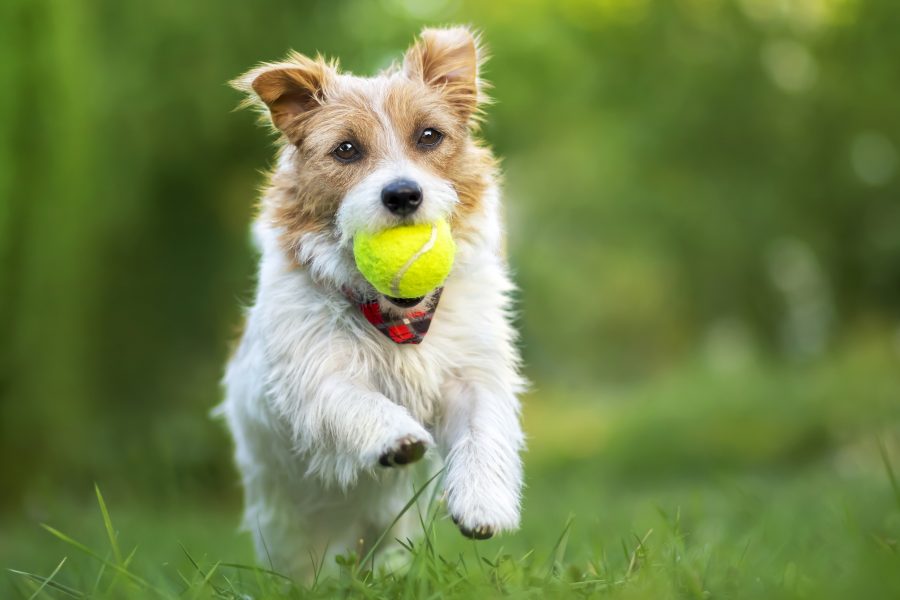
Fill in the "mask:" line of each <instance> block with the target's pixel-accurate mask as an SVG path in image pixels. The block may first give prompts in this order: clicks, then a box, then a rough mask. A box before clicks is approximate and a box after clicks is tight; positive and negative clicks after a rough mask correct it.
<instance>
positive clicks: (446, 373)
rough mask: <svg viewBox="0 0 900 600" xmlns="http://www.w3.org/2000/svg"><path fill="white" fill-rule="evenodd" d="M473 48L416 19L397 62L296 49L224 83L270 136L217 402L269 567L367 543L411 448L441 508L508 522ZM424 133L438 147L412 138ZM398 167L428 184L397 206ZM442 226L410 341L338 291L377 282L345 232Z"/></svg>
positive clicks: (492, 261) (400, 490)
mask: <svg viewBox="0 0 900 600" xmlns="http://www.w3.org/2000/svg"><path fill="white" fill-rule="evenodd" d="M482 58H483V53H482V50H481V48H480V47H479V44H478V40H477V37H475V36H473V35H472V33H471V32H470V31H469V30H468V29H466V28H461V27H457V28H450V29H426V30H424V31H423V32H422V34H421V35H420V37H419V38H418V39H417V41H416V42H415V44H414V45H413V46H412V47H411V48H410V49H409V51H408V52H407V53H406V56H405V57H404V60H403V61H402V64H400V65H396V66H394V67H392V68H391V69H388V70H387V71H385V72H383V73H380V74H379V75H377V76H375V77H371V78H362V77H356V76H353V75H350V74H347V73H341V72H340V71H339V70H338V67H337V65H336V64H335V63H329V62H326V61H325V60H323V59H322V58H321V57H317V58H316V59H310V58H307V57H304V56H301V55H299V54H291V55H290V56H289V57H288V58H287V60H285V61H284V62H281V63H274V64H264V65H261V66H260V67H258V68H256V69H254V70H252V71H250V72H249V73H247V74H246V75H245V76H243V77H241V78H239V79H238V80H236V82H235V86H236V87H238V88H239V89H240V90H242V91H244V92H246V93H247V94H248V99H249V100H248V103H249V104H254V105H256V106H258V107H259V108H261V109H263V112H264V114H265V115H266V116H267V117H268V118H271V122H272V124H273V125H274V127H275V128H276V129H277V131H278V132H279V134H280V137H281V140H282V141H283V144H282V146H281V149H280V151H279V154H278V159H277V166H276V167H275V169H274V171H273V172H272V173H271V175H270V177H269V181H268V184H267V185H266V187H265V190H264V192H263V195H262V201H261V210H260V213H259V217H258V218H257V220H256V223H255V225H254V234H255V239H256V241H257V244H258V246H259V249H260V252H261V254H262V258H261V264H260V269H259V288H258V291H257V295H256V299H255V302H254V304H253V306H252V307H251V308H250V310H249V311H248V314H247V324H246V329H245V332H244V334H243V337H242V339H241V341H240V344H239V346H238V348H237V350H236V352H235V354H234V356H233V358H232V359H231V362H230V363H229V365H228V368H227V373H226V376H225V387H226V398H225V401H224V403H223V404H222V405H221V407H220V411H221V413H222V414H223V415H224V416H225V417H226V419H227V423H228V426H229V428H230V429H231V431H232V433H233V435H234V439H235V443H236V457H237V464H238V467H239V469H240V471H241V474H242V478H243V484H244V488H245V491H246V514H245V525H246V527H247V528H248V529H250V530H251V531H252V532H254V534H255V537H256V542H257V548H258V551H259V554H260V556H261V557H263V558H264V559H265V560H266V561H268V560H270V559H271V560H272V561H273V562H274V563H275V566H276V567H277V568H279V569H283V570H286V571H289V572H293V573H302V572H304V571H307V570H308V567H309V563H310V558H309V557H310V555H313V556H319V557H321V556H323V555H325V556H328V555H333V554H334V553H338V552H345V551H347V550H359V549H360V545H362V546H363V547H365V546H366V545H368V544H371V543H372V542H373V541H374V539H375V538H376V537H377V536H378V535H379V534H380V533H381V532H382V531H383V530H384V529H385V528H386V527H387V526H389V525H390V523H391V521H392V520H393V519H394V517H396V515H397V514H398V513H399V512H400V510H401V508H402V507H403V505H404V504H405V503H406V501H408V500H409V498H410V495H411V484H410V474H409V468H408V467H403V466H402V465H403V464H404V463H406V462H411V461H414V460H415V459H417V458H419V457H420V456H421V453H420V452H419V451H420V450H421V449H424V448H432V447H434V448H435V451H431V452H429V453H428V456H429V457H432V458H435V457H434V455H435V454H440V456H441V457H443V460H444V461H445V466H446V473H445V477H444V492H445V499H446V505H447V510H448V512H449V513H450V516H451V517H452V518H453V519H454V521H455V522H456V523H457V524H458V525H459V527H460V529H461V531H462V532H463V533H464V534H466V535H468V536H470V537H475V538H484V537H489V536H490V535H492V534H493V533H495V532H500V531H505V530H513V529H515V528H516V527H517V526H518V524H519V501H520V491H521V487H522V467H521V462H520V458H519V453H520V451H521V449H522V447H523V435H522V432H521V429H520V426H519V403H518V400H517V394H518V393H519V392H520V391H521V390H522V388H523V385H524V384H523V380H522V379H521V377H520V375H519V371H518V368H519V357H518V354H517V351H516V349H515V346H514V339H515V332H514V330H513V328H512V327H511V325H510V318H509V306H510V299H509V294H510V292H511V290H512V289H513V286H512V283H511V282H510V278H509V275H508V269H507V265H506V262H505V259H504V252H503V248H502V246H503V237H504V236H503V229H502V225H501V220H500V218H501V207H500V195H499V191H498V172H497V163H496V161H495V160H494V158H493V156H492V155H491V153H490V151H489V150H488V149H487V148H485V147H484V146H482V145H481V144H480V143H479V142H478V141H477V140H476V139H475V137H474V133H473V132H474V130H475V128H476V125H477V122H478V119H479V116H480V108H481V106H482V105H483V103H484V102H485V101H486V97H485V95H484V83H483V82H482V81H481V79H480V78H479V76H478V72H479V70H480V66H481V61H482ZM427 128H431V129H434V130H437V131H438V132H440V133H441V134H443V139H442V140H441V141H440V142H439V143H438V144H436V145H423V144H422V143H420V142H421V140H422V139H424V138H422V137H421V136H422V132H423V131H424V130H425V129H427ZM344 142H348V143H352V145H353V147H354V148H356V149H357V151H358V152H359V154H358V155H357V156H356V157H355V158H354V159H353V160H352V161H349V162H347V161H342V160H339V157H336V156H335V149H336V148H338V147H339V146H340V145H341V144H342V143H344ZM398 178H402V179H406V180H412V181H415V182H417V183H418V184H419V185H420V186H421V189H422V203H421V205H420V206H419V207H418V209H417V210H416V211H415V212H413V213H412V214H410V215H407V216H402V217H398V216H397V215H395V214H393V213H392V212H390V211H389V210H387V208H386V207H385V206H384V204H383V203H382V200H381V191H382V189H383V188H384V186H385V185H386V184H388V183H390V182H392V181H395V180H397V179H398ZM441 218H446V219H448V220H449V222H450V224H451V228H452V231H453V235H454V238H455V240H456V243H457V247H458V251H457V255H456V262H455V265H454V268H453V271H452V273H451V274H450V276H449V278H448V279H447V281H446V284H445V287H444V291H443V296H442V297H441V301H440V305H439V306H438V308H437V311H436V313H435V315H434V320H433V323H432V326H431V329H430V331H429V333H428V335H427V337H426V339H425V340H424V342H423V343H422V344H421V345H398V344H395V343H394V342H392V341H391V340H390V339H388V338H387V337H386V336H384V335H382V333H380V332H379V331H378V330H376V328H375V327H373V326H372V325H371V324H370V323H368V322H367V321H366V320H365V319H364V318H363V316H362V315H361V314H360V312H359V309H358V308H357V307H356V306H355V305H354V304H353V303H352V302H350V301H349V300H348V299H347V296H346V291H347V290H356V291H358V292H359V293H371V291H372V288H371V287H370V286H369V284H368V283H367V282H366V281H365V280H364V279H363V278H362V276H361V275H360V274H359V272H358V271H357V269H356V267H355V264H354V261H353V254H352V240H353V236H354V235H355V234H356V233H357V232H359V231H361V230H378V229H381V228H385V227H390V226H394V225H398V224H401V223H403V222H420V223H428V222H433V221H435V220H437V219H441ZM429 300H430V298H428V297H426V298H425V299H424V300H423V302H428V301H429ZM380 302H381V304H382V306H383V309H384V310H388V311H395V312H398V313H402V312H403V311H405V310H412V309H405V308H401V307H399V306H397V305H395V304H393V303H391V302H390V301H389V300H388V299H386V298H381V299H380ZM413 308H416V307H413ZM381 465H388V466H381ZM407 526H408V524H407V523H405V522H403V521H401V523H400V525H399V527H400V528H401V530H400V531H395V532H393V533H394V535H395V536H396V535H406V534H407V533H408V532H407V531H405V530H403V528H405V527H407Z"/></svg>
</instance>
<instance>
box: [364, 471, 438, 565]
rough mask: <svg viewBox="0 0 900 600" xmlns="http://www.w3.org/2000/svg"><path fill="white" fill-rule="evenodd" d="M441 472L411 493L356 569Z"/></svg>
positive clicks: (370, 558)
mask: <svg viewBox="0 0 900 600" xmlns="http://www.w3.org/2000/svg"><path fill="white" fill-rule="evenodd" d="M443 472H444V469H441V470H439V471H438V472H437V473H435V474H434V475H432V476H431V477H430V478H429V479H428V481H426V482H425V484H424V485H423V486H422V487H421V488H419V491H417V492H416V493H415V494H414V495H413V497H412V498H410V500H409V502H407V503H406V506H404V507H403V509H402V510H401V511H400V513H399V514H398V515H397V516H396V517H395V518H394V520H393V521H392V522H391V524H390V525H388V527H387V528H386V529H385V530H384V531H383V532H382V533H381V535H380V536H378V539H377V540H375V543H374V544H372V547H371V548H369V551H368V552H367V553H366V555H365V557H363V559H362V560H361V561H360V562H359V566H358V567H357V569H358V568H360V567H362V566H363V565H365V564H366V563H367V562H369V561H370V560H372V559H373V558H374V556H375V550H377V549H378V546H380V545H381V542H383V541H384V538H385V537H387V534H388V533H389V532H390V531H391V529H393V528H394V525H396V524H397V523H398V522H399V521H400V519H401V518H403V515H405V514H406V511H408V510H409V509H410V508H412V506H413V504H415V503H416V500H418V499H419V496H421V495H422V492H424V491H425V490H426V489H428V486H429V484H431V482H432V481H434V480H435V479H437V478H438V476H439V475H440V474H441V473H443ZM372 570H373V571H374V570H375V563H374V560H373V561H372Z"/></svg>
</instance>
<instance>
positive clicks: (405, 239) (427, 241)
mask: <svg viewBox="0 0 900 600" xmlns="http://www.w3.org/2000/svg"><path fill="white" fill-rule="evenodd" d="M455 253H456V244H454V243H453V237H452V236H451V235H450V225H448V224H447V221H443V220H442V221H437V222H435V223H427V224H423V225H402V226H400V227H393V228H391V229H385V230H382V231H378V232H375V233H365V232H360V233H358V234H356V236H355V237H354V239H353V255H354V257H355V258H356V266H357V268H359V272H360V273H362V274H363V277H365V278H366V279H367V280H368V282H369V283H371V284H372V285H373V286H374V287H375V289H376V290H378V291H379V292H381V293H382V294H384V295H385V296H392V297H394V298H418V297H419V296H424V295H425V294H427V293H428V292H430V291H432V290H433V289H435V288H437V287H440V285H441V284H442V283H444V280H445V279H446V278H447V275H449V274H450V269H451V268H452V267H453V255H454V254H455Z"/></svg>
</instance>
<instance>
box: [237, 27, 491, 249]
mask: <svg viewBox="0 0 900 600" xmlns="http://www.w3.org/2000/svg"><path fill="white" fill-rule="evenodd" d="M480 60H481V56H480V49H479V47H478V44H477V41H476V39H475V38H474V37H473V35H472V34H471V33H470V32H469V31H468V30H467V29H465V28H453V29H442V30H434V29H426V30H425V31H423V32H422V34H421V36H420V37H419V39H418V40H417V41H416V43H415V44H414V45H413V46H412V47H411V48H410V49H409V50H408V51H407V53H406V55H405V57H404V60H403V63H402V65H400V66H397V67H394V68H392V69H389V70H388V71H386V72H384V73H382V74H379V75H378V76H375V77H371V78H363V77H356V76H353V75H350V74H344V73H341V72H339V71H338V68H337V66H336V64H334V63H327V62H325V61H324V60H323V59H322V58H316V59H309V58H307V57H304V56H302V55H299V54H292V55H290V56H289V58H288V60H287V61H285V62H283V63H278V64H266V65H263V66H261V67H259V68H257V69H254V70H253V71H250V72H249V73H247V74H246V75H245V76H244V77H242V78H240V79H239V80H237V82H236V86H237V87H239V88H240V89H242V90H245V91H247V92H249V93H250V94H251V98H252V99H253V100H254V101H255V100H256V99H258V100H259V101H261V102H262V103H263V104H264V105H265V108H266V109H267V112H268V115H269V116H270V118H271V121H272V124H273V125H274V126H275V127H276V128H277V129H278V130H279V131H280V133H281V134H282V135H283V138H284V140H285V141H286V146H285V149H284V150H283V151H282V155H281V158H280V161H279V167H278V169H277V170H276V172H275V173H274V174H273V180H272V186H273V190H274V193H272V191H271V190H270V193H268V194H267V196H266V198H264V206H263V210H264V216H268V218H270V219H271V220H272V221H273V224H274V225H275V226H276V228H277V229H278V231H279V232H280V235H281V238H282V240H283V242H284V246H285V248H286V249H287V251H288V253H289V254H290V255H291V258H292V259H294V260H297V261H298V262H309V261H310V260H314V259H315V256H314V255H315V254H316V252H319V253H321V250H322V248H321V246H322V244H329V245H332V246H334V248H333V249H334V250H335V251H341V250H343V251H345V252H346V251H347V248H349V247H350V243H351V241H352V239H353V236H354V235H356V233H357V232H359V231H361V230H369V231H374V230H379V229H384V228H387V227H392V226H396V225H399V224H402V223H425V222H433V221H435V220H438V219H442V218H446V219H449V220H450V222H451V225H452V226H453V227H454V229H464V228H465V226H466V220H467V218H468V217H469V216H470V215H472V214H474V213H476V212H477V209H478V204H479V202H480V199H481V197H482V195H483V192H484V189H485V187H486V186H487V185H488V184H489V178H490V176H491V173H492V172H493V168H494V162H493V159H492V157H491V155H490V153H489V152H488V151H486V150H485V149H484V148H482V147H480V146H479V145H478V144H477V143H476V142H475V140H474V138H473V137H472V126H473V122H475V121H476V120H477V116H478V111H479V105H480V104H481V103H482V102H484V100H485V98H484V96H483V91H482V89H481V88H482V85H483V84H482V82H481V80H480V79H479V77H478V69H479V62H480ZM266 203H268V204H269V205H268V206H267V205H266ZM304 245H306V246H315V247H316V248H318V250H315V251H311V250H310V248H309V247H307V248H304ZM329 251H330V250H329Z"/></svg>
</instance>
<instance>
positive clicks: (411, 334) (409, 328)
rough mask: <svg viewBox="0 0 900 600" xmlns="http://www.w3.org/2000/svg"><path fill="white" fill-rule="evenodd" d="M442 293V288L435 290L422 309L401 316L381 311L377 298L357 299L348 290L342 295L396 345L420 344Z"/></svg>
mask: <svg viewBox="0 0 900 600" xmlns="http://www.w3.org/2000/svg"><path fill="white" fill-rule="evenodd" d="M443 291H444V290H443V288H438V289H436V290H435V291H434V295H433V296H432V298H431V300H429V301H428V304H427V306H426V307H425V308H424V309H422V310H414V311H412V312H408V313H406V314H405V315H402V316H397V315H394V314H392V313H386V312H385V311H383V310H381V306H380V305H379V303H378V298H371V297H369V298H359V297H357V296H356V295H355V294H353V293H352V292H350V291H349V290H344V294H345V295H346V296H347V298H349V299H350V301H351V302H353V303H354V304H356V305H357V306H358V307H359V310H360V312H362V314H363V316H364V317H365V318H366V320H367V321H368V322H369V323H371V324H372V325H374V326H375V328H376V329H378V331H380V332H381V333H383V334H384V335H386V336H387V337H389V338H390V339H391V340H392V341H394V342H396V343H398V344H421V343H422V340H423V339H425V334H426V333H428V328H429V327H430V326H431V319H432V317H434V311H436V310H437V305H438V301H440V299H441V292H443Z"/></svg>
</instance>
